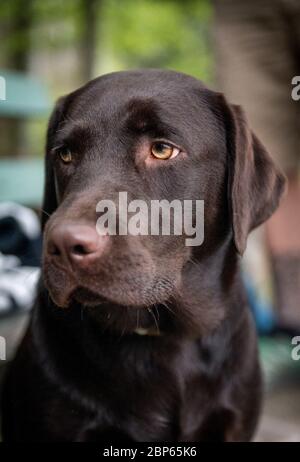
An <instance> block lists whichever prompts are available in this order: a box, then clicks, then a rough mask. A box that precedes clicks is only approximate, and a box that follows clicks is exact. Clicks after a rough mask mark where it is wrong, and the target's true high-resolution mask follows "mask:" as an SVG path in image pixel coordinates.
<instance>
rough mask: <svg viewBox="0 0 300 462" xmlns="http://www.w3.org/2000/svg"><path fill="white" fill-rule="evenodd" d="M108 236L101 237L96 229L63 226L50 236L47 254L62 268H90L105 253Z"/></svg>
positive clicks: (56, 227)
mask: <svg viewBox="0 0 300 462" xmlns="http://www.w3.org/2000/svg"><path fill="white" fill-rule="evenodd" d="M107 240H108V236H100V235H99V234H98V233H97V231H96V227H95V228H94V227H92V226H88V225H75V224H62V225H57V226H54V227H53V229H52V230H51V231H50V233H49V235H48V242H47V253H48V255H50V256H51V257H52V259H54V260H55V261H56V262H57V263H60V264H61V265H62V266H65V267H66V266H69V265H70V264H71V266H72V267H73V268H74V269H75V268H76V267H79V268H82V269H84V268H88V267H89V266H90V265H92V264H93V263H94V262H95V261H96V260H97V258H98V257H100V256H101V254H102V253H103V251H104V249H105V247H106V245H107Z"/></svg>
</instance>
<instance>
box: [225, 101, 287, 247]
mask: <svg viewBox="0 0 300 462" xmlns="http://www.w3.org/2000/svg"><path fill="white" fill-rule="evenodd" d="M222 99H223V104H224V108H225V111H224V112H225V125H226V136H227V153H228V203H229V207H230V213H231V219H232V228H233V239H234V244H235V247H236V249H237V251H238V252H239V254H240V255H242V254H243V253H244V251H245V249H246V243H247V236H248V234H249V232H250V231H251V230H252V229H254V228H256V227H257V226H259V225H260V224H261V223H263V222H264V221H266V220H267V219H268V218H269V217H270V216H271V215H272V213H273V212H274V211H275V210H276V208H277V207H278V205H279V201H280V199H281V197H282V195H283V193H284V191H285V186H286V180H285V177H284V175H283V174H282V172H281V171H280V170H279V169H278V168H277V166H276V165H275V163H274V161H273V160H272V158H271V156H270V155H269V153H268V152H267V151H266V149H265V147H264V146H263V145H262V143H261V142H260V141H259V139H258V138H257V137H256V136H255V134H254V133H253V132H252V131H251V130H250V128H249V125H248V122H247V120H246V117H245V114H244V111H243V110H242V108H241V107H240V106H236V105H231V104H229V103H227V102H226V100H225V98H224V97H223V96H222Z"/></svg>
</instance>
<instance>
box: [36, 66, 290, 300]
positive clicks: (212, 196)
mask: <svg viewBox="0 0 300 462" xmlns="http://www.w3.org/2000/svg"><path fill="white" fill-rule="evenodd" d="M283 189H284V178H283V176H282V174H281V173H280V172H279V171H278V169H277V168H276V167H275V165H274V163H273V161H272V160H271V158H270V156H269V155H268V153H267V152H266V150H265V149H264V147H263V146H262V144H261V143H260V142H259V140H258V139H257V138H256V137H255V135H254V134H253V133H252V132H251V130H250V129H249V127H248V124H247V121H246V119H245V116H244V114H243V111H242V110H241V109H240V108H239V107H237V106H232V105H229V104H228V103H227V102H226V100H225V99H224V97H223V96H222V95H221V94H219V93H215V92H213V91H211V90H208V89H207V88H206V87H205V86H204V85H203V84H202V83H201V82H199V81H198V80H196V79H194V78H192V77H189V76H186V75H183V74H179V73H175V72H171V71H161V70H144V71H133V72H121V73H113V74H110V75H105V76H103V77H100V78H98V79H96V80H94V81H92V82H90V83H89V84H87V85H86V86H84V87H82V88H80V89H79V90H77V91H75V92H74V93H72V94H70V95H68V96H66V97H64V98H62V99H61V100H60V101H59V102H58V104H57V106H56V108H55V110H54V113H53V115H52V117H51V120H50V124H49V129H48V138H47V154H46V187H45V199H44V205H43V215H42V216H43V219H42V221H43V227H44V263H43V264H44V280H45V284H46V286H47V288H48V289H49V292H50V295H51V297H52V299H53V300H54V302H56V304H57V305H59V306H67V305H68V304H69V303H70V301H71V300H72V299H74V300H76V301H77V302H80V303H82V304H84V305H94V306H95V305H99V306H101V305H100V303H101V301H103V300H109V301H110V302H112V303H115V304H117V305H118V306H125V307H127V309H128V307H132V309H134V307H149V306H153V305H155V304H162V303H168V300H169V299H170V298H171V297H172V296H174V294H180V293H181V291H182V287H183V285H184V283H185V282H184V278H187V277H189V278H190V280H193V277H194V276H193V270H192V268H197V267H198V268H200V267H201V265H204V262H205V265H206V267H207V268H209V267H210V265H212V266H213V261H214V258H215V255H216V254H217V253H218V252H219V251H220V249H222V248H223V246H224V245H225V244H226V245H227V247H228V246H229V247H230V248H231V249H236V252H237V253H239V254H242V253H243V252H244V249H245V247H246V240H247V235H248V233H249V232H250V231H251V230H252V229H253V228H255V227H256V226H258V225H259V224H260V223H262V222H263V221H265V220H266V219H267V218H268V217H269V216H270V215H271V214H272V212H273V211H274V210H275V209H276V207H277V205H278V202H279V199H280V197H281V195H282V192H283ZM120 192H122V193H124V192H126V194H127V204H129V203H132V201H134V200H140V201H141V200H142V201H143V202H144V203H145V204H146V206H148V211H149V213H148V212H147V218H149V220H151V205H152V203H153V201H157V200H159V201H161V200H165V201H168V203H171V202H172V201H173V200H179V201H181V204H182V205H184V202H183V201H184V200H187V201H194V202H195V201H197V200H198V201H199V200H203V201H204V241H203V243H202V244H201V245H200V246H187V245H186V238H187V235H186V232H185V231H184V229H183V233H181V235H180V233H177V235H174V233H172V232H171V235H161V234H160V235H153V234H151V231H149V232H148V234H146V233H142V234H143V235H132V234H134V233H129V234H128V235H126V233H123V234H122V233H120V232H117V233H116V235H109V233H108V234H107V235H104V234H101V233H100V234H99V233H98V232H97V229H96V223H97V220H98V219H99V218H100V217H101V216H103V213H104V211H105V207H104V208H101V207H100V208H99V206H97V204H99V202H101V201H113V202H114V203H115V204H116V217H115V219H116V221H117V224H116V229H117V231H118V230H119V228H120V226H121V224H120V223H121V221H119V220H118V218H119V217H120V215H122V213H123V212H124V211H123V212H122V210H121V208H120V204H119V200H120V195H119V193H120ZM104 204H105V203H104ZM106 204H107V203H106ZM135 204H137V203H135ZM133 209H134V208H133ZM133 209H130V207H129V211H127V218H128V219H129V220H130V218H132V217H133V215H134V214H133V213H132V212H133ZM182 210H183V213H184V209H182ZM195 210H196V207H193V214H192V222H193V225H195V222H196V219H197V216H196V215H195ZM135 211H136V212H138V211H140V212H141V210H140V209H139V207H136V209H135ZM143 213H144V216H145V210H143ZM122 216H123V215H122ZM174 217H175V214H174V215H173V216H172V217H171V218H172V220H171V222H173V220H174ZM183 218H184V217H183ZM139 219H140V221H142V220H141V215H139ZM112 220H114V219H113V218H112ZM133 220H134V217H133ZM135 220H136V221H135V224H136V225H137V221H138V219H137V217H136V218H135ZM139 225H141V223H139ZM148 225H149V227H148V230H150V223H148ZM120 234H121V235H120ZM222 270H223V269H222V268H219V269H218V268H215V270H214V271H213V274H214V275H213V277H218V276H217V274H220V273H221V271H222ZM208 273H209V271H208ZM187 275H189V276H187ZM209 277H210V278H211V277H212V273H209ZM193 283H194V284H196V285H197V284H199V285H200V286H201V280H200V281H196V280H194V281H193Z"/></svg>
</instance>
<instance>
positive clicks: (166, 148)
mask: <svg viewBox="0 0 300 462" xmlns="http://www.w3.org/2000/svg"><path fill="white" fill-rule="evenodd" d="M179 152H180V149H179V148H176V147H175V146H172V145H171V144H167V143H163V142H161V141H159V142H155V143H153V144H152V147H151V154H152V155H153V156H154V157H156V158H157V159H171V158H174V157H176V156H177V154H179Z"/></svg>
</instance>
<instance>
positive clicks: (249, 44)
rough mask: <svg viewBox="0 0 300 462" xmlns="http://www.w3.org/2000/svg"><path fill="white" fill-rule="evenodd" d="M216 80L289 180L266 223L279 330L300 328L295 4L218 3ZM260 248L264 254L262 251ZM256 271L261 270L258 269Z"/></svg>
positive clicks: (299, 44) (298, 21)
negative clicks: (243, 109) (277, 205)
mask: <svg viewBox="0 0 300 462" xmlns="http://www.w3.org/2000/svg"><path fill="white" fill-rule="evenodd" d="M215 11H216V24H215V37H216V51H217V55H216V56H217V75H218V81H219V85H220V88H221V89H222V90H223V91H224V92H225V94H226V96H227V97H228V98H229V100H230V101H231V102H233V103H236V104H241V105H242V106H243V107H244V108H245V111H246V113H247V115H248V117H249V119H250V124H251V126H252V128H253V129H254V131H255V132H256V133H257V135H258V136H259V137H260V139H261V140H262V141H263V142H264V144H265V145H266V147H267V149H268V151H269V152H270V153H271V154H272V155H273V157H275V159H277V161H278V163H279V165H281V167H282V168H283V169H284V171H285V173H286V175H287V177H288V179H289V191H288V193H287V195H286V197H285V199H284V200H283V202H282V205H281V207H280V208H279V210H278V211H277V212H276V213H275V214H274V217H272V218H271V219H270V220H269V221H268V222H267V225H266V233H265V236H264V240H265V245H266V247H267V249H268V253H269V259H270V265H269V267H270V268H271V270H272V273H273V281H274V295H275V297H274V298H275V306H276V308H277V315H278V319H279V323H280V325H282V327H284V328H289V329H291V330H292V329H294V331H295V333H296V332H297V331H298V332H299V329H300V213H299V203H300V181H299V178H300V176H299V166H300V104H299V102H297V101H293V99H292V97H291V91H292V86H291V81H292V78H293V77H294V76H295V75H300V2H299V1H298V0H252V1H251V2H249V1H248V0H215ZM262 251H263V250H262ZM258 270H259V269H258Z"/></svg>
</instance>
